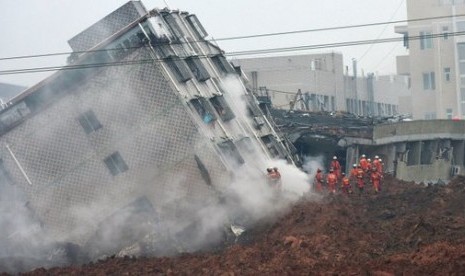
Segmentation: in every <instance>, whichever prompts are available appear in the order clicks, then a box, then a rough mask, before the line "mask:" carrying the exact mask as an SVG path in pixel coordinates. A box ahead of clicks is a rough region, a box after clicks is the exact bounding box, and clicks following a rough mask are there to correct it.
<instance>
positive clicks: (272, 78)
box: [232, 52, 409, 116]
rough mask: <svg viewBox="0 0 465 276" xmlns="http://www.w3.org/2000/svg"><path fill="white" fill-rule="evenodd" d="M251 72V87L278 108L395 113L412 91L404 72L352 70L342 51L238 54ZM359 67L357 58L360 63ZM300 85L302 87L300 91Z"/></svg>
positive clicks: (364, 114)
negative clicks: (358, 73) (362, 72)
mask: <svg viewBox="0 0 465 276" xmlns="http://www.w3.org/2000/svg"><path fill="white" fill-rule="evenodd" d="M232 62H233V63H234V64H235V65H238V66H240V67H241V69H242V70H243V71H244V72H246V74H247V76H248V79H249V84H250V86H251V89H252V90H253V91H255V92H256V93H257V94H259V95H263V94H267V95H268V96H269V97H270V98H271V101H272V103H273V106H274V107H275V108H280V109H289V108H291V107H292V108H295V109H301V110H308V111H343V112H350V113H354V114H358V115H362V116H389V115H394V114H398V113H399V112H400V111H402V112H403V111H408V108H403V107H402V104H403V103H402V102H400V101H399V97H401V96H408V95H409V90H408V83H407V78H406V77H403V76H379V77H378V76H375V75H373V74H367V75H366V76H365V75H362V76H349V75H348V68H347V67H345V69H344V64H343V56H342V54H340V53H334V52H333V53H322V54H305V55H292V56H279V57H260V58H246V59H234V60H233V61H232ZM354 67H355V70H354V71H355V72H356V71H357V69H356V63H354ZM299 91H300V92H299Z"/></svg>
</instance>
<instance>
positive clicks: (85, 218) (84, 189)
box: [0, 1, 293, 244]
mask: <svg viewBox="0 0 465 276" xmlns="http://www.w3.org/2000/svg"><path fill="white" fill-rule="evenodd" d="M206 36H207V33H206V31H205V29H204V28H203V27H202V25H201V24H200V22H199V20H198V19H197V17H196V16H195V15H194V14H189V13H187V12H181V11H177V10H168V9H153V10H150V11H147V10H146V9H145V7H144V6H143V5H142V3H141V2H139V1H130V2H128V3H127V4H125V5H124V6H122V7H120V8H118V9H117V10H116V11H114V12H113V13H111V14H109V15H108V16H106V17H105V18H103V19H102V20H100V21H99V22H97V23H95V24H94V25H92V26H91V27H89V28H88V29H86V30H85V31H83V32H82V33H80V34H78V35H76V36H75V37H73V38H72V39H70V40H69V44H70V46H71V47H72V49H73V54H72V55H71V56H70V57H69V59H68V61H69V64H68V66H65V67H64V68H63V69H61V70H59V71H58V72H56V73H55V74H53V75H52V76H50V77H49V78H47V79H45V80H43V81H42V82H40V83H38V84H36V85H34V86H33V87H31V88H29V89H27V90H26V91H25V92H23V93H22V94H20V95H19V96H17V97H15V98H13V99H12V100H11V101H10V102H9V103H8V107H7V108H6V109H4V110H2V111H0V158H1V159H0V173H1V174H2V183H1V185H4V186H5V185H10V184H13V185H15V187H17V190H15V192H18V193H19V192H21V194H22V196H21V200H22V201H23V202H24V203H25V206H27V208H28V210H29V211H30V213H31V216H34V218H35V219H37V220H39V221H40V222H41V225H42V227H43V228H44V229H46V230H47V231H48V232H50V233H51V234H52V235H53V236H54V237H56V238H57V239H58V240H61V239H65V240H66V241H70V242H75V243H78V244H83V243H85V242H86V241H87V240H88V239H89V237H90V236H91V235H93V233H94V232H95V231H97V229H98V228H99V227H100V225H101V223H102V222H104V221H105V220H107V219H108V218H112V217H113V218H114V217H121V215H119V213H118V212H119V211H120V210H127V209H128V208H129V207H131V208H137V206H138V205H144V206H145V207H147V206H150V208H153V210H154V212H155V213H156V216H157V220H159V221H164V220H173V219H176V220H178V221H183V219H186V221H190V220H189V218H192V216H193V214H194V213H195V212H196V206H199V208H200V206H204V205H207V204H209V202H211V201H217V200H218V193H221V190H222V189H224V188H225V187H227V186H228V185H229V184H230V183H231V178H232V177H234V173H233V169H234V168H236V167H237V166H240V165H241V164H244V163H248V162H255V164H256V165H257V166H258V167H260V164H259V163H260V160H259V158H257V156H264V157H266V158H267V159H268V160H271V159H272V158H282V159H287V160H288V161H289V162H291V163H292V162H293V159H292V156H291V153H290V151H289V150H288V147H287V145H286V144H285V141H283V140H281V138H280V137H279V136H278V135H277V134H276V132H275V131H274V129H273V127H272V125H271V124H270V122H269V121H268V120H267V118H266V117H265V116H264V115H263V113H262V112H261V111H260V109H259V107H258V105H257V102H256V100H255V99H254V98H253V95H252V94H250V93H247V91H246V90H245V89H244V86H243V84H242V81H241V79H240V76H239V75H238V74H237V72H236V70H235V68H233V67H232V66H231V64H230V63H229V62H228V61H227V60H226V59H225V57H224V55H223V51H222V50H221V49H220V48H218V47H217V46H216V45H214V44H212V43H211V42H209V41H207V40H206ZM254 150H255V152H254ZM261 165H264V164H261ZM262 168H264V167H262ZM0 194H1V193H0ZM17 199H18V198H15V199H13V198H5V200H17ZM141 202H142V203H141ZM128 206H129V207H128ZM123 213H124V212H123ZM84 225H85V227H83V226H84ZM7 234H8V235H9V234H10V233H7Z"/></svg>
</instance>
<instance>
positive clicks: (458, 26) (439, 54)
mask: <svg viewBox="0 0 465 276" xmlns="http://www.w3.org/2000/svg"><path fill="white" fill-rule="evenodd" d="M464 12H465V2H464V1H461V0H460V1H459V0H425V1H415V0H408V1H407V18H408V19H409V21H408V25H405V26H397V27H396V32H397V33H400V34H403V35H404V46H405V47H406V48H407V49H408V51H409V54H408V55H406V56H399V57H397V73H398V74H404V75H407V76H409V77H410V83H411V91H412V99H413V104H412V114H413V118H414V119H452V118H462V119H463V118H465V81H464V76H463V75H464V74H465V66H464V59H465V37H464V36H463V33H462V32H463V31H465V19H464V18H463V17H458V16H457V17H456V16H455V15H460V14H463V13H464Z"/></svg>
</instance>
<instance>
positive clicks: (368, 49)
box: [358, 0, 405, 62]
mask: <svg viewBox="0 0 465 276" xmlns="http://www.w3.org/2000/svg"><path fill="white" fill-rule="evenodd" d="M404 2H405V0H401V2H400V4H399V6H397V9H396V10H395V11H394V13H393V14H392V15H391V17H390V18H389V21H391V20H392V19H393V18H394V16H395V15H396V14H397V12H398V11H399V9H400V7H401V6H402V4H403V3H404ZM387 26H388V25H384V28H383V30H382V31H381V32H380V33H379V35H378V37H376V39H380V38H381V36H382V35H383V33H384V32H385V31H386V29H387ZM373 45H374V44H370V46H369V47H368V48H367V49H366V51H365V53H363V55H362V56H361V57H360V58H358V61H359V62H360V61H361V60H362V59H363V58H364V57H365V56H366V54H368V52H369V51H370V50H371V48H373Z"/></svg>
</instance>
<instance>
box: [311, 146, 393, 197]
mask: <svg viewBox="0 0 465 276" xmlns="http://www.w3.org/2000/svg"><path fill="white" fill-rule="evenodd" d="M382 162H383V160H382V159H381V158H379V156H378V155H376V156H375V157H374V160H373V162H372V161H371V159H369V158H367V157H366V155H365V154H362V156H361V157H360V160H359V162H358V164H353V165H352V169H351V170H350V174H349V176H346V175H345V173H344V172H342V167H341V164H340V163H339V161H338V159H337V156H334V157H333V159H332V160H331V163H330V165H329V173H328V174H327V175H326V177H325V176H324V174H323V171H322V170H321V169H320V168H318V169H317V171H316V175H315V178H314V181H313V190H314V191H316V192H323V191H324V190H325V184H326V190H327V191H328V192H329V193H331V194H335V193H336V192H337V189H338V185H339V187H340V189H341V191H342V193H344V194H352V193H353V190H352V184H354V185H356V186H357V188H358V191H359V193H360V194H362V193H363V192H364V189H365V185H366V184H368V183H371V184H372V185H373V189H374V191H375V193H379V192H380V191H381V181H382V179H383V178H384V174H383V163H382Z"/></svg>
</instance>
